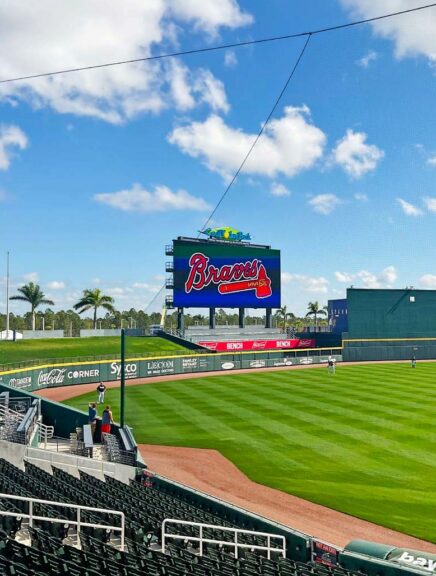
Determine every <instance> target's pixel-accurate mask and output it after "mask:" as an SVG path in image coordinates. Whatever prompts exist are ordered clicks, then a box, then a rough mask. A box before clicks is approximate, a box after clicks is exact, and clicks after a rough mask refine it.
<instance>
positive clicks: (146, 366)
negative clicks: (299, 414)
mask: <svg viewBox="0 0 436 576" xmlns="http://www.w3.org/2000/svg"><path fill="white" fill-rule="evenodd" d="M233 352H234V353H226V354H210V355H203V354H199V355H193V356H181V357H170V358H148V359H147V358H146V359H127V360H126V363H125V376H126V379H133V378H148V377H152V376H168V375H172V374H187V373H195V372H210V371H214V370H217V371H229V372H230V371H232V370H237V369H239V368H264V367H270V366H271V367H281V366H283V367H286V366H293V365H298V364H303V365H304V364H319V363H321V362H325V361H326V358H327V357H325V356H320V355H318V354H319V353H318V354H317V351H316V350H313V351H311V356H306V355H304V356H299V354H305V353H304V352H303V351H299V350H297V349H294V351H293V352H292V351H285V350H281V351H279V350H278V349H276V350H275V351H274V352H272V351H270V352H268V351H265V352H264V353H262V352H260V353H256V354H254V353H251V354H250V353H249V352H248V353H240V352H239V351H233ZM291 354H293V356H292V357H290V355H291ZM334 358H335V359H336V361H337V362H340V361H341V360H342V356H340V355H334ZM120 379H121V363H120V361H119V360H112V361H111V360H107V361H101V362H89V363H82V364H71V365H70V364H68V365H65V364H61V365H58V366H56V365H52V366H40V367H33V368H23V369H22V370H18V369H17V370H16V371H15V370H14V371H13V372H9V373H2V374H1V373H0V384H5V385H7V386H10V387H11V388H15V389H16V390H24V391H26V392H31V391H32V390H38V389H39V388H50V387H57V386H71V385H75V384H87V383H97V382H100V381H102V382H110V381H113V380H120Z"/></svg>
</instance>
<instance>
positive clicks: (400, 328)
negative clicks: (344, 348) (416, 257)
mask: <svg viewBox="0 0 436 576" xmlns="http://www.w3.org/2000/svg"><path fill="white" fill-rule="evenodd" d="M347 307H348V338H350V339H357V338H359V339H378V338H435V337H436V290H413V289H404V290H391V289H390V290H373V289H360V288H359V289H356V288H349V289H348V290H347Z"/></svg>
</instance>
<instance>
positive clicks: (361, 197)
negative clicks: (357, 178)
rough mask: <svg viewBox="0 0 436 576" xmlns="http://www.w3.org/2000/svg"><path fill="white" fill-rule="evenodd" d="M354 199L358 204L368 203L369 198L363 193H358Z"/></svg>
mask: <svg viewBox="0 0 436 576" xmlns="http://www.w3.org/2000/svg"><path fill="white" fill-rule="evenodd" d="M354 199H355V200H357V201H358V202H368V196H367V195H366V194H364V193H362V192H356V193H355V194H354Z"/></svg>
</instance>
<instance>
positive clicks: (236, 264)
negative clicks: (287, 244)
mask: <svg viewBox="0 0 436 576" xmlns="http://www.w3.org/2000/svg"><path fill="white" fill-rule="evenodd" d="M173 247H174V299H173V301H174V306H176V307H184V308H280V250H272V249H269V248H261V247H256V246H247V245H244V244H238V243H234V244H232V243H230V242H229V243H228V244H226V243H224V242H222V243H221V242H195V241H192V240H174V243H173Z"/></svg>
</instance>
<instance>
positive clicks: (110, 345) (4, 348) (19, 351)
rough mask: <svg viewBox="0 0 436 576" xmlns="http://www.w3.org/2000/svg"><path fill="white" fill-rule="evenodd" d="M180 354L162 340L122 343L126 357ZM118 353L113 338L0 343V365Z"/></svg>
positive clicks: (180, 349)
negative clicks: (124, 345)
mask: <svg viewBox="0 0 436 576" xmlns="http://www.w3.org/2000/svg"><path fill="white" fill-rule="evenodd" d="M181 352H187V350H186V348H184V347H183V346H179V345H178V344H173V343H172V342H169V341H168V340H165V339H164V338H157V337H156V338H155V337H150V338H132V337H129V338H127V339H126V353H127V354H128V355H129V356H135V355H139V356H162V355H165V354H177V353H181ZM119 353H120V338H119V337H117V336H113V337H112V336H110V337H103V336H97V337H92V338H53V339H46V340H18V341H17V342H0V365H1V364H10V363H13V362H22V361H25V360H45V359H47V358H73V357H77V356H105V355H108V354H113V355H115V356H117V355H119Z"/></svg>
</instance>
